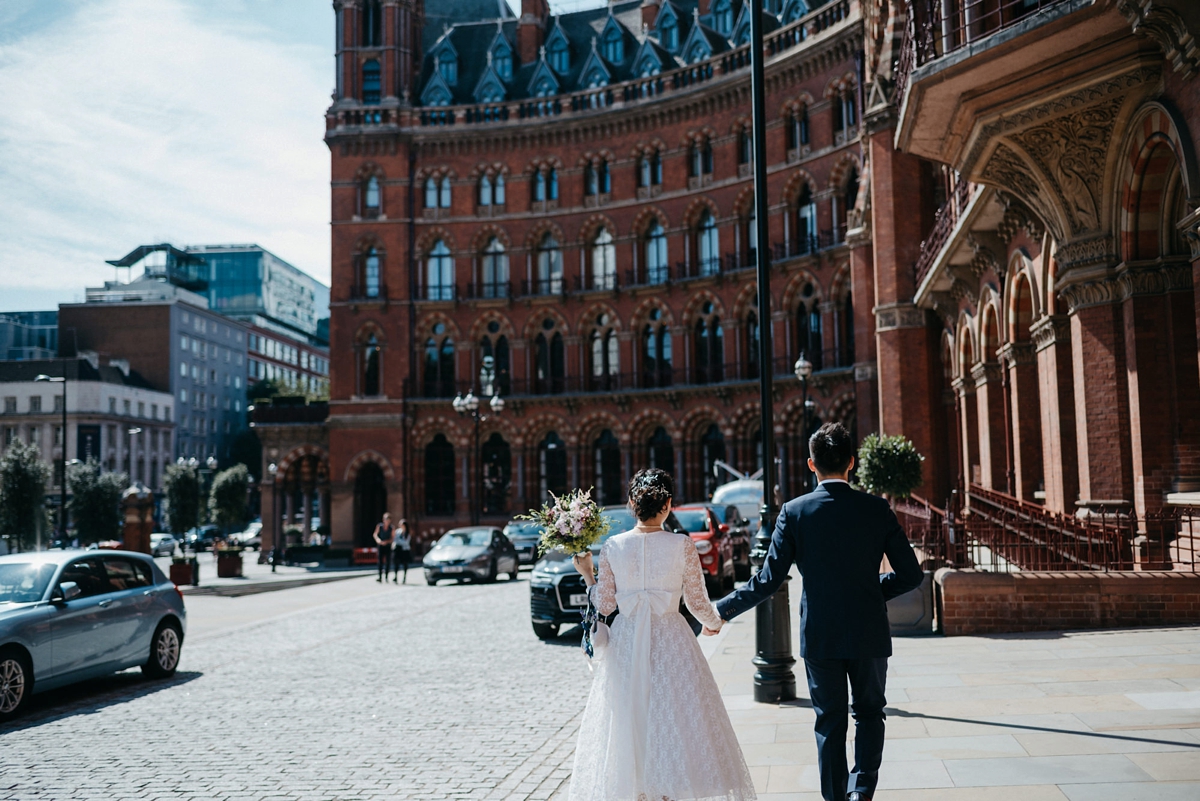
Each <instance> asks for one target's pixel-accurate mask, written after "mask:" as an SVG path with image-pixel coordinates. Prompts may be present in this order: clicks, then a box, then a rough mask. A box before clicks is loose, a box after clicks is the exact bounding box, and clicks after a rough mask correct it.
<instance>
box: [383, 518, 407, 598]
mask: <svg viewBox="0 0 1200 801" xmlns="http://www.w3.org/2000/svg"><path fill="white" fill-rule="evenodd" d="M411 561H412V543H411V542H410V541H409V539H408V521H407V520H404V519H401V520H400V524H399V525H398V526H396V533H395V536H394V537H393V538H392V583H393V584H395V583H397V582H396V580H397V579H398V578H400V565H401V563H403V564H404V583H405V584H407V583H408V563H409V562H411ZM385 578H386V576H385Z"/></svg>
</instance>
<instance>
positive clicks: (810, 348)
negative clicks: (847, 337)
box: [795, 284, 824, 370]
mask: <svg viewBox="0 0 1200 801" xmlns="http://www.w3.org/2000/svg"><path fill="white" fill-rule="evenodd" d="M800 295H801V297H800V303H799V304H798V305H797V306H796V318H795V319H796V357H797V358H799V357H800V356H804V358H806V359H808V361H809V362H811V363H812V366H813V369H814V370H820V369H821V368H822V367H823V366H824V365H823V358H822V357H823V356H824V351H823V350H822V347H823V343H822V341H821V308H820V304H819V303H818V302H817V295H816V288H815V287H813V285H812V284H805V285H804V289H803V290H801V292H800Z"/></svg>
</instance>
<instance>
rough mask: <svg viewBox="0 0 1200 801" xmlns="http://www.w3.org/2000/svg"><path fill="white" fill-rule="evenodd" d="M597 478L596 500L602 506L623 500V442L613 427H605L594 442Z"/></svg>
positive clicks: (593, 451)
mask: <svg viewBox="0 0 1200 801" xmlns="http://www.w3.org/2000/svg"><path fill="white" fill-rule="evenodd" d="M592 459H593V463H594V470H595V478H596V500H597V502H598V503H599V504H600V505H601V506H614V505H616V504H619V503H620V502H621V500H622V497H621V496H622V495H623V494H624V493H623V490H624V487H623V486H622V481H621V443H620V442H619V441H618V440H617V436H616V435H615V434H613V432H612V430H611V429H608V428H606V429H604V430H603V431H602V432H600V436H599V437H597V438H596V441H595V442H593V443H592Z"/></svg>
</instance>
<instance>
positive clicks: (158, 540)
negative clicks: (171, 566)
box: [150, 534, 183, 556]
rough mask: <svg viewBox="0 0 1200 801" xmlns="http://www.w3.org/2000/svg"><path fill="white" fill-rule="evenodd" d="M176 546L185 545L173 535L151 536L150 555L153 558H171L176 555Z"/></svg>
mask: <svg viewBox="0 0 1200 801" xmlns="http://www.w3.org/2000/svg"><path fill="white" fill-rule="evenodd" d="M176 545H179V546H182V545H183V543H182V542H180V541H179V540H177V539H175V537H174V535H172V534H151V535H150V554H151V555H152V556H170V555H171V554H173V553H175V546H176Z"/></svg>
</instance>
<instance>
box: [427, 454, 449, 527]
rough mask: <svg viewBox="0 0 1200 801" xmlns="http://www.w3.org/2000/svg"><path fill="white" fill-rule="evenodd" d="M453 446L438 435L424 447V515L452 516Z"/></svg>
mask: <svg viewBox="0 0 1200 801" xmlns="http://www.w3.org/2000/svg"><path fill="white" fill-rule="evenodd" d="M454 473H455V470H454V446H453V445H451V444H450V440H448V439H446V435H445V434H438V435H437V436H436V437H434V438H433V441H432V442H430V443H429V444H428V445H426V446H425V514H427V515H443V516H444V515H452V514H454Z"/></svg>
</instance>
